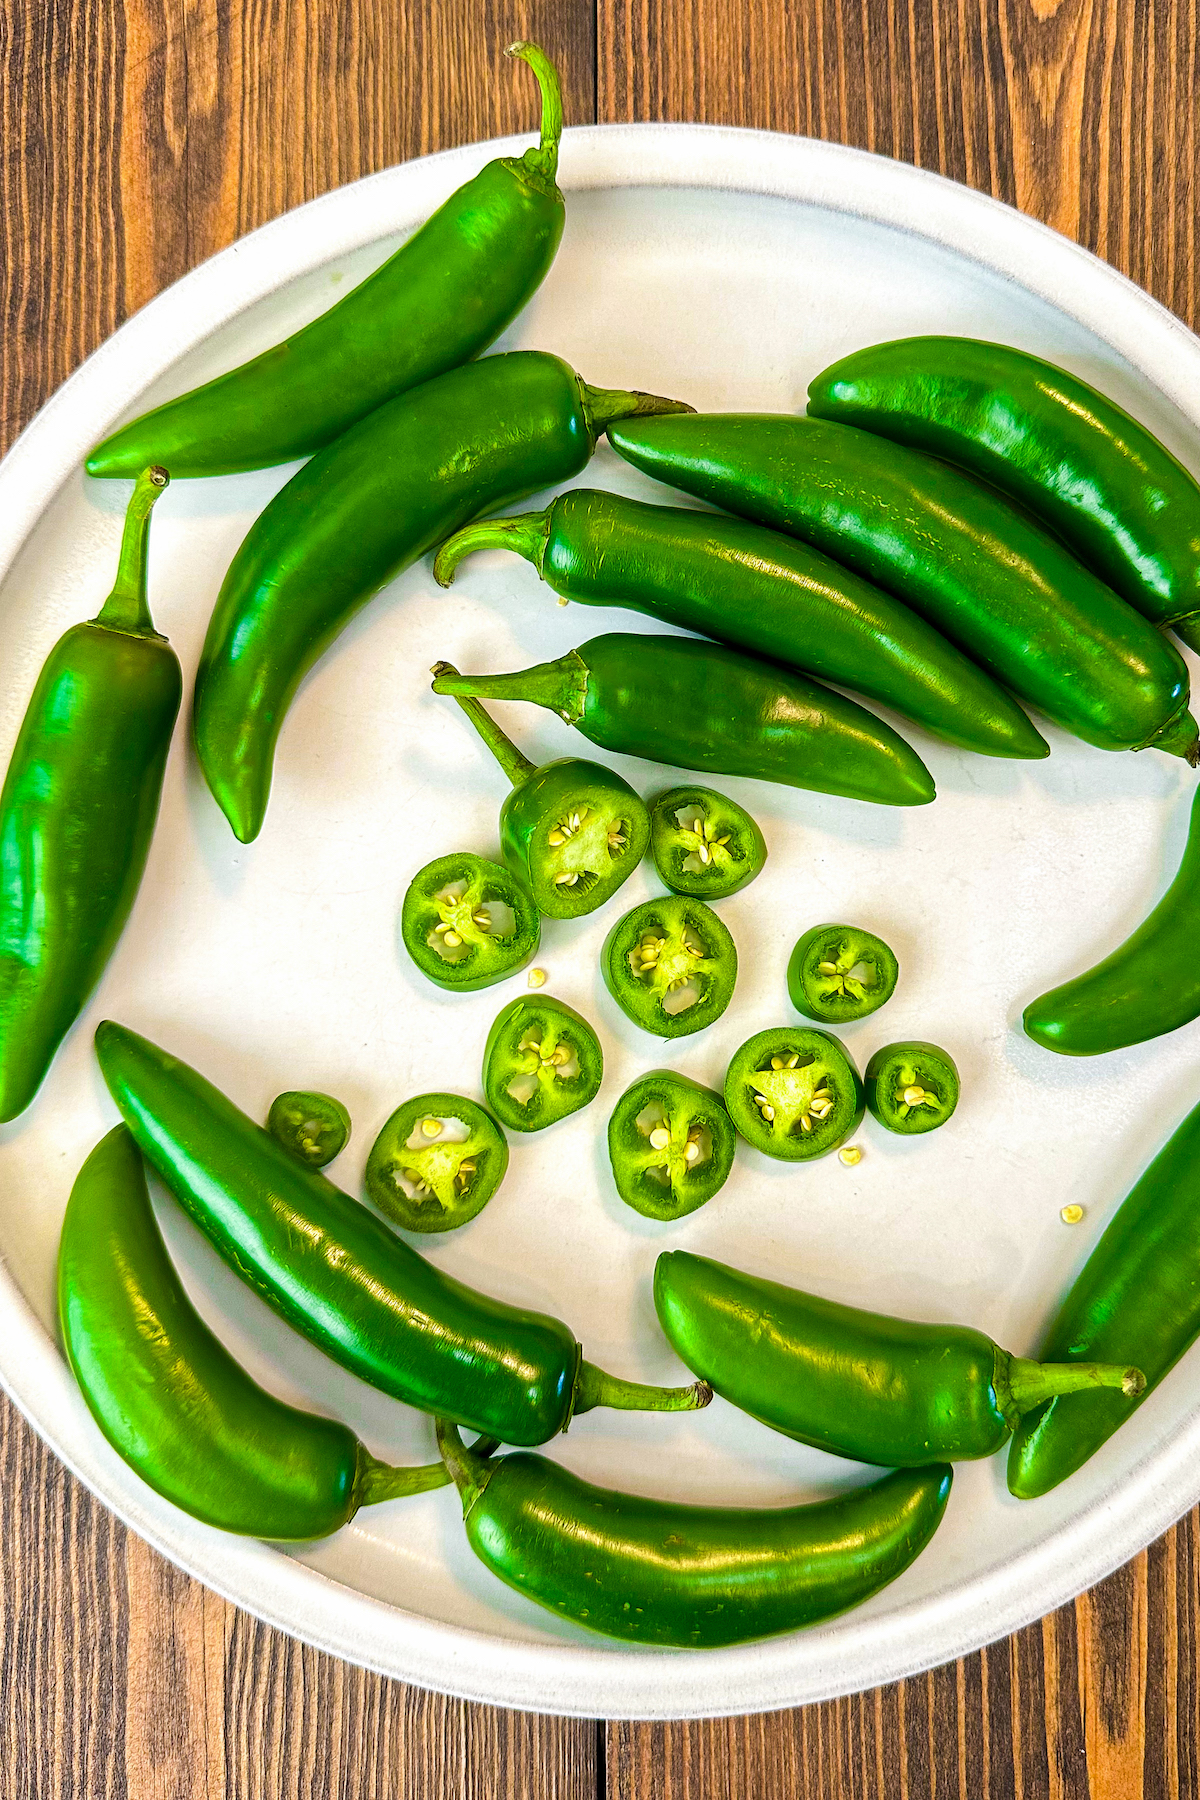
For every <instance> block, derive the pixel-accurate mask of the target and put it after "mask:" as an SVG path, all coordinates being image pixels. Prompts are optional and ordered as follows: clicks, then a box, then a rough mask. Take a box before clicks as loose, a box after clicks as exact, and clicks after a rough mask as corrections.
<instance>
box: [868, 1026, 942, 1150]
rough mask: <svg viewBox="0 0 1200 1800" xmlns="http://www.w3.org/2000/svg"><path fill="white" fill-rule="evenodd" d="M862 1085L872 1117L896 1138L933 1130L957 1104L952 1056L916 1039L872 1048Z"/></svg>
mask: <svg viewBox="0 0 1200 1800" xmlns="http://www.w3.org/2000/svg"><path fill="white" fill-rule="evenodd" d="M863 1086H864V1088H865V1089H866V1095H867V1110H868V1112H869V1113H870V1114H871V1117H872V1118H873V1119H878V1121H879V1123H880V1124H881V1125H882V1126H884V1128H885V1129H886V1130H888V1131H895V1132H897V1133H899V1135H900V1136H901V1137H915V1136H917V1135H918V1134H920V1133H921V1132H925V1131H936V1130H937V1128H938V1126H939V1125H944V1124H945V1123H946V1120H947V1119H948V1118H949V1117H950V1115H951V1113H952V1112H953V1111H954V1109H955V1107H956V1106H957V1105H958V1069H957V1068H956V1067H955V1063H954V1058H953V1057H952V1056H951V1055H950V1054H949V1052H948V1051H946V1050H939V1049H938V1047H937V1045H936V1044H926V1043H923V1042H921V1040H920V1039H916V1038H914V1039H912V1040H910V1041H909V1042H907V1043H902V1044H885V1045H884V1046H883V1048H882V1049H881V1050H876V1052H875V1054H874V1056H872V1058H871V1060H870V1062H869V1063H868V1064H867V1072H866V1075H865V1076H864V1078H863Z"/></svg>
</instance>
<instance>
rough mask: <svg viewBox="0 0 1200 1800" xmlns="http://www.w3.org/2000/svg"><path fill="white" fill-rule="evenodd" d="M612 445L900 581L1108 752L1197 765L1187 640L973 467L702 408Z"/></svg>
mask: <svg viewBox="0 0 1200 1800" xmlns="http://www.w3.org/2000/svg"><path fill="white" fill-rule="evenodd" d="M810 410H816V409H815V408H810ZM857 423H858V424H865V423H866V421H865V420H861V421H858V422H857ZM610 441H611V443H612V444H613V447H614V449H616V450H618V451H619V452H620V454H621V455H622V456H624V457H625V458H626V459H627V461H629V462H631V463H633V464H634V465H635V466H636V467H637V468H640V469H643V470H645V472H646V473H647V474H650V475H654V476H657V478H658V479H659V480H661V481H669V482H672V483H673V484H674V485H675V486H676V487H682V488H686V489H687V490H688V491H689V492H690V493H694V494H698V495H700V496H701V497H702V498H704V499H706V500H713V501H716V502H717V503H718V504H719V505H721V506H728V507H730V508H732V510H733V511H735V512H740V513H746V514H749V515H750V516H751V517H752V518H755V519H759V520H761V521H762V522H763V523H765V524H768V525H773V526H775V527H777V528H778V529H780V530H782V531H787V532H790V533H791V534H792V535H794V536H796V537H799V538H803V539H804V540H805V541H806V542H808V543H811V544H813V545H815V546H816V547H817V548H818V549H819V550H822V551H824V552H825V554H826V555H827V556H831V557H834V558H836V559H837V560H838V561H839V562H842V563H845V564H846V565H847V566H848V567H850V568H852V569H854V570H855V571H856V572H857V573H858V574H859V575H860V576H863V577H865V578H866V579H867V580H869V581H873V582H876V583H878V585H879V586H880V587H881V588H886V589H887V590H888V592H889V593H891V594H894V595H896V597H897V598H898V599H900V600H902V601H904V602H905V603H906V605H908V606H910V607H912V608H913V609H914V610H915V611H917V612H919V613H921V614H922V615H923V616H924V617H925V619H926V620H927V621H928V622H929V624H930V625H932V626H935V627H936V628H937V629H938V630H939V631H941V632H943V633H944V634H945V636H946V637H947V638H949V639H950V640H951V641H952V642H953V643H955V644H957V646H958V648H959V649H960V650H961V651H963V652H964V653H965V654H966V655H967V656H970V657H973V658H974V659H975V661H976V662H978V663H980V664H982V666H983V668H984V669H986V670H987V672H988V674H989V675H990V676H992V677H993V679H994V680H996V681H998V682H1000V683H1001V684H1002V685H1003V686H1005V687H1007V688H1010V689H1011V690H1012V692H1013V693H1014V694H1016V695H1017V697H1018V699H1020V700H1022V701H1024V702H1025V704H1026V705H1028V706H1030V707H1033V708H1035V709H1036V710H1037V711H1038V712H1039V713H1041V714H1042V716H1043V717H1044V718H1047V719H1049V720H1051V721H1052V722H1053V723H1054V724H1055V725H1058V726H1060V727H1061V728H1062V729H1063V730H1064V731H1069V732H1071V733H1072V734H1073V735H1074V736H1076V737H1079V738H1082V739H1083V740H1084V741H1085V742H1086V743H1089V744H1094V745H1096V746H1097V748H1099V749H1101V750H1140V749H1143V748H1145V747H1146V746H1147V745H1153V746H1154V748H1155V749H1158V750H1165V751H1167V752H1168V753H1169V754H1171V755H1173V756H1182V757H1185V758H1186V759H1187V760H1188V761H1189V762H1192V763H1194V762H1195V760H1196V755H1197V728H1196V724H1195V721H1194V720H1193V719H1192V717H1191V715H1190V714H1189V712H1188V710H1187V708H1188V675H1187V668H1186V665H1185V664H1184V662H1183V659H1182V658H1181V657H1180V656H1179V654H1178V653H1177V651H1176V650H1175V648H1174V646H1173V645H1171V644H1170V643H1169V642H1168V641H1167V640H1166V638H1164V637H1163V636H1162V634H1161V633H1160V632H1158V631H1156V630H1154V628H1153V626H1152V625H1151V624H1149V623H1148V622H1147V621H1146V620H1145V619H1144V618H1142V617H1141V616H1140V614H1139V613H1138V612H1137V611H1136V610H1135V609H1134V608H1133V607H1132V606H1130V605H1129V604H1128V602H1127V600H1125V599H1122V598H1121V596H1120V595H1118V594H1116V593H1114V591H1113V590H1112V588H1110V587H1108V586H1107V585H1106V584H1105V583H1104V582H1103V581H1102V580H1100V579H1099V578H1098V576H1097V575H1095V574H1094V573H1093V572H1092V571H1091V570H1090V569H1087V568H1085V567H1084V565H1083V564H1082V563H1080V562H1079V561H1077V559H1076V558H1075V557H1074V556H1073V555H1072V554H1071V553H1070V551H1069V550H1067V549H1065V548H1064V546H1063V545H1062V543H1060V542H1059V541H1058V539H1057V538H1056V537H1054V536H1053V535H1052V533H1051V532H1050V531H1047V530H1046V529H1045V528H1044V527H1043V526H1042V525H1040V524H1038V523H1037V522H1036V521H1035V520H1033V519H1031V518H1029V517H1028V516H1027V515H1026V514H1025V513H1024V512H1022V511H1021V510H1019V509H1018V508H1016V507H1013V506H1011V505H1010V504H1009V503H1008V501H1007V500H1005V499H1004V498H1003V497H1002V496H1001V495H999V494H996V493H994V492H993V491H992V490H991V489H990V488H988V487H985V486H984V485H982V484H981V483H980V482H978V481H975V480H973V479H972V478H971V476H970V475H967V474H964V473H962V472H961V471H959V470H957V469H953V468H950V467H948V466H947V465H946V463H944V462H939V461H937V460H936V457H934V456H930V455H926V454H924V452H923V451H922V450H921V449H914V448H910V447H909V446H908V445H906V444H899V443H893V442H891V441H890V440H889V439H887V438H884V437H877V436H876V435H875V434H874V433H873V432H872V431H869V430H860V429H857V428H856V423H855V421H852V420H849V418H848V419H847V422H846V423H837V422H836V421H831V420H828V419H825V418H808V419H798V418H794V417H791V416H784V415H779V414H773V413H759V414H755V413H728V414H717V415H713V416H711V417H709V416H698V418H697V427H696V429H695V430H694V431H686V430H685V431H680V432H661V433H656V432H653V431H645V432H642V431H640V430H638V429H631V430H628V431H626V430H624V429H622V428H621V427H617V428H616V429H615V430H614V431H613V432H612V433H611V434H610ZM931 447H932V446H931ZM1030 730H1031V731H1032V727H1030ZM1035 735H1036V734H1035ZM1038 741H1039V742H1040V741H1041V740H1040V739H1039V740H1038ZM1045 753H1046V752H1045V750H1044V749H1043V751H1042V754H1045Z"/></svg>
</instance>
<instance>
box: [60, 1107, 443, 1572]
mask: <svg viewBox="0 0 1200 1800" xmlns="http://www.w3.org/2000/svg"><path fill="white" fill-rule="evenodd" d="M58 1317H59V1325H60V1329H61V1331H62V1339H63V1344H64V1346H65V1348H66V1352H67V1359H68V1361H69V1362H70V1364H71V1368H72V1371H73V1372H74V1375H75V1379H76V1380H77V1381H78V1383H79V1386H80V1388H81V1389H82V1391H83V1397H84V1399H85V1400H86V1401H87V1403H88V1407H89V1409H90V1410H91V1413H92V1416H93V1418H94V1419H95V1421H96V1423H97V1425H99V1427H100V1429H101V1431H102V1432H103V1433H104V1435H105V1437H106V1438H107V1439H108V1441H109V1443H110V1444H111V1445H112V1447H113V1449H114V1450H115V1451H116V1452H117V1454H118V1455H119V1456H121V1457H123V1458H124V1460H125V1461H126V1462H127V1463H128V1464H129V1465H130V1467H131V1468H132V1469H134V1470H136V1472H137V1473H138V1474H139V1475H140V1476H141V1478H142V1480H143V1481H145V1482H146V1483H148V1485H149V1486H150V1487H152V1488H153V1489H154V1491H155V1492H156V1493H158V1494H161V1495H162V1496H163V1497H164V1499H167V1500H170V1501H172V1502H173V1504H174V1505H176V1506H179V1507H182V1509H183V1511H184V1512H187V1513H190V1514H191V1515H192V1517H193V1518H195V1519H202V1520H203V1521H204V1523H205V1524H206V1525H217V1526H219V1527H220V1528H221V1529H222V1530H223V1531H236V1532H242V1533H245V1534H247V1535H249V1536H251V1537H262V1538H273V1539H276V1540H283V1541H286V1540H303V1539H311V1538H320V1537H325V1536H327V1535H328V1533H329V1532H331V1531H337V1530H338V1528H339V1527H340V1526H342V1525H345V1524H346V1523H347V1521H348V1520H350V1519H352V1518H353V1516H354V1514H355V1513H356V1512H357V1511H358V1508H359V1507H360V1506H370V1505H373V1504H374V1503H375V1502H376V1501H379V1500H391V1499H395V1498H397V1497H398V1496H399V1495H401V1494H416V1493H420V1492H421V1491H422V1490H423V1489H425V1488H436V1487H442V1486H444V1485H445V1471H444V1468H443V1466H442V1465H441V1464H440V1463H433V1464H429V1465H427V1466H426V1467H424V1468H413V1469H395V1468H390V1467H389V1466H388V1465H387V1464H385V1463H381V1462H377V1461H376V1459H375V1458H374V1457H373V1456H372V1455H371V1454H370V1453H369V1452H368V1451H367V1449H366V1448H365V1447H364V1445H362V1444H361V1443H360V1442H359V1441H358V1439H357V1438H356V1437H355V1435H354V1433H353V1432H352V1431H350V1430H349V1429H348V1428H347V1427H346V1426H345V1425H340V1424H339V1423H338V1422H337V1421H336V1420H335V1419H325V1418H321V1417H319V1416H318V1415H317V1414H315V1413H308V1412H303V1411H301V1410H300V1408H299V1407H295V1406H286V1405H285V1404H284V1402H283V1401H282V1400H277V1399H276V1398H275V1397H274V1395H273V1394H268V1393H267V1392H266V1390H265V1389H264V1388H261V1387H259V1385H258V1383H257V1382H256V1381H252V1380H251V1379H250V1377H249V1375H247V1374H246V1371H245V1370H244V1369H243V1368H242V1366H241V1364H240V1363H237V1362H235V1361H234V1359H233V1357H232V1356H230V1354H229V1352H228V1350H226V1349H225V1347H224V1345H223V1344H221V1343H220V1342H219V1340H218V1339H217V1338H215V1337H214V1336H213V1334H212V1332H211V1331H210V1330H209V1329H208V1326H207V1325H206V1324H205V1323H204V1321H203V1320H202V1319H201V1317H200V1315H199V1313H197V1311H196V1309H195V1307H194V1306H193V1305H192V1303H191V1301H190V1300H189V1299H188V1297H187V1295H186V1294H185V1293H184V1291H183V1286H182V1284H181V1282H180V1280H179V1276H178V1275H177V1274H176V1272H175V1268H174V1265H173V1264H172V1262H171V1260H170V1258H169V1257H168V1255H167V1251H166V1246H165V1245H164V1243H163V1240H162V1234H161V1232H160V1231H159V1229H158V1222H157V1220H156V1219H155V1217H154V1213H153V1212H152V1210H151V1207H150V1196H149V1194H148V1193H147V1191H146V1176H145V1171H144V1170H143V1168H142V1159H141V1157H140V1155H139V1154H138V1150H137V1146H136V1145H135V1143H134V1141H133V1138H132V1137H131V1136H130V1134H129V1132H128V1130H127V1129H126V1127H125V1126H124V1125H118V1126H117V1128H116V1130H115V1131H110V1132H109V1134H108V1136H107V1137H105V1138H102V1139H101V1141H100V1143H99V1144H97V1146H96V1148H95V1149H94V1150H93V1151H92V1153H91V1155H90V1156H89V1157H88V1159H87V1161H86V1162H85V1163H84V1165H83V1167H82V1169H81V1170H80V1171H79V1174H78V1176H77V1177H76V1180H75V1185H74V1187H73V1188H72V1189H71V1198H70V1200H69V1201H68V1203H67V1211H66V1216H65V1218H64V1219H63V1228H62V1237H61V1239H60V1241H59V1250H58Z"/></svg>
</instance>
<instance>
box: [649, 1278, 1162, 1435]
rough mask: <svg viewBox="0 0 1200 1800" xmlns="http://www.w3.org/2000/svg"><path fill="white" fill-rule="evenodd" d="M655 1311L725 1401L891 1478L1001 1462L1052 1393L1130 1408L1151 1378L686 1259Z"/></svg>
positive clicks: (664, 1284) (660, 1282)
mask: <svg viewBox="0 0 1200 1800" xmlns="http://www.w3.org/2000/svg"><path fill="white" fill-rule="evenodd" d="M654 1304H655V1307H656V1309H657V1311H658V1317H659V1320H660V1322H661V1324H662V1328H663V1330H664V1331H665V1332H666V1334H667V1336H668V1338H669V1339H670V1340H671V1343H672V1345H673V1346H674V1348H675V1350H676V1351H677V1352H678V1354H679V1355H680V1356H681V1357H682V1358H683V1361H684V1362H685V1363H686V1364H687V1365H688V1368H689V1369H692V1370H693V1371H695V1373H697V1374H700V1375H703V1377H704V1379H705V1380H706V1381H708V1382H710V1383H711V1385H712V1388H713V1391H714V1392H715V1393H718V1394H720V1395H721V1396H722V1398H723V1399H726V1400H728V1401H730V1402H731V1403H732V1404H733V1405H734V1406H737V1407H740V1408H741V1410H742V1411H743V1412H746V1413H749V1414H750V1415H751V1417H753V1418H755V1419H758V1420H760V1421H761V1422H762V1423H763V1424H764V1425H769V1426H770V1427H771V1429H772V1430H773V1431H781V1432H783V1433H784V1434H785V1436H787V1437H791V1438H796V1439H798V1441H799V1442H800V1443H802V1444H814V1445H815V1446H816V1447H817V1449H819V1450H829V1451H832V1452H833V1454H834V1455H835V1456H850V1457H854V1458H856V1459H857V1460H858V1461H859V1462H868V1463H879V1464H881V1465H884V1466H886V1467H888V1468H902V1469H913V1468H920V1467H924V1466H925V1465H926V1464H929V1463H933V1464H938V1463H945V1462H963V1461H969V1460H971V1459H973V1458H976V1457H980V1456H991V1455H992V1454H993V1452H994V1451H996V1450H999V1449H1000V1448H1001V1446H1002V1445H1003V1444H1004V1443H1005V1442H1006V1441H1007V1439H1008V1437H1009V1434H1010V1433H1011V1432H1012V1431H1013V1430H1014V1428H1015V1427H1016V1424H1017V1421H1018V1420H1019V1418H1020V1417H1021V1415H1022V1414H1023V1413H1025V1412H1028V1411H1029V1409H1030V1408H1031V1407H1035V1406H1038V1405H1040V1403H1041V1402H1042V1401H1044V1400H1045V1399H1046V1398H1047V1396H1048V1395H1051V1394H1067V1393H1077V1392H1078V1391H1079V1390H1080V1389H1084V1388H1087V1389H1092V1390H1096V1389H1100V1388H1103V1389H1105V1390H1108V1391H1107V1392H1106V1393H1105V1394H1104V1396H1103V1397H1104V1399H1105V1400H1110V1399H1117V1400H1120V1399H1121V1397H1122V1395H1131V1394H1137V1393H1140V1392H1141V1389H1142V1388H1143V1387H1144V1386H1145V1377H1144V1376H1143V1374H1142V1372H1141V1370H1140V1369H1136V1368H1130V1367H1128V1366H1121V1367H1114V1366H1113V1365H1112V1364H1111V1363H1108V1362H1104V1363H1095V1362H1087V1363H1082V1362H1076V1363H1070V1362H1054V1363H1036V1362H1028V1361H1026V1360H1025V1358H1024V1357H1019V1356H1010V1355H1009V1353H1008V1352H1007V1351H1006V1350H1001V1348H1000V1346H999V1345H998V1344H994V1343H993V1342H992V1340H991V1338H989V1337H985V1335H984V1334H983V1332H982V1331H974V1330H972V1329H971V1328H970V1327H969V1326H965V1325H918V1324H915V1323H914V1322H913V1321H912V1320H909V1319H893V1318H889V1317H887V1316H886V1315H885V1314H883V1313H875V1312H862V1311H860V1310H859V1308H858V1307H854V1306H840V1305H838V1304H837V1303H836V1302H835V1301H833V1300H822V1299H820V1298H819V1297H818V1296H817V1295H816V1294H805V1293H801V1291H800V1290H799V1289H798V1288H789V1287H782V1286H781V1285H780V1284H779V1283H778V1282H776V1281H764V1280H763V1279H762V1278H761V1277H759V1276H756V1275H745V1274H743V1273H742V1272H741V1271H740V1270H739V1269H731V1268H728V1267H727V1266H726V1265H725V1264H724V1263H719V1262H713V1261H712V1260H711V1259H710V1258H709V1257H707V1256H693V1255H692V1254H691V1252H690V1251H687V1250H666V1251H664V1252H663V1253H662V1255H661V1256H660V1257H659V1259H658V1262H657V1263H656V1264H655V1269H654ZM1138 1360H1139V1361H1140V1360H1141V1357H1140V1356H1139V1358H1138ZM1114 1389H1115V1390H1116V1393H1115V1394H1114V1393H1113V1392H1112V1390H1114Z"/></svg>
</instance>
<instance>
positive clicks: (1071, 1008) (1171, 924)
mask: <svg viewBox="0 0 1200 1800" xmlns="http://www.w3.org/2000/svg"><path fill="white" fill-rule="evenodd" d="M1198 934H1200V794H1198V795H1197V796H1196V797H1195V799H1193V801H1192V813H1191V820H1190V823H1189V826H1188V838H1187V844H1186V846H1185V848H1184V852H1183V860H1182V862H1181V863H1180V865H1179V869H1178V872H1177V873H1176V876H1175V879H1174V881H1173V882H1172V883H1171V885H1170V887H1169V888H1168V889H1167V891H1166V893H1165V894H1164V895H1163V897H1162V899H1161V900H1160V901H1159V903H1158V905H1157V906H1156V907H1155V908H1154V911H1153V912H1152V913H1151V914H1150V915H1149V917H1148V918H1146V919H1144V920H1143V921H1142V923H1141V924H1140V925H1139V926H1138V928H1137V930H1136V931H1134V932H1133V933H1131V935H1130V936H1129V937H1127V938H1126V939H1125V942H1124V943H1123V944H1121V945H1120V946H1119V948H1118V949H1116V950H1114V951H1113V952H1112V954H1111V955H1110V956H1106V957H1105V958H1104V961H1103V962H1100V963H1097V964H1096V966H1095V967H1094V968H1092V969H1088V970H1087V971H1086V972H1085V973H1084V974H1082V975H1076V976H1075V978H1074V980H1072V981H1067V982H1064V983H1063V985H1062V986H1061V987H1056V988H1051V989H1050V991H1049V993H1046V994H1042V995H1040V996H1039V997H1038V999H1036V1000H1031V1001H1030V1003H1029V1005H1028V1006H1027V1007H1026V1008H1025V1012H1024V1016H1023V1019H1022V1024H1023V1025H1024V1027H1025V1031H1026V1035H1027V1036H1029V1037H1031V1038H1033V1040H1034V1042H1035V1043H1038V1044H1041V1045H1042V1047H1043V1048H1044V1049H1046V1050H1057V1051H1058V1052H1059V1054H1060V1055H1062V1056H1100V1055H1102V1054H1103V1053H1104V1052H1105V1051H1106V1050H1123V1049H1124V1048H1125V1047H1126V1046H1127V1045H1128V1044H1144V1043H1145V1042H1146V1041H1147V1039H1149V1038H1156V1037H1162V1036H1163V1034H1164V1033H1165V1032H1168V1031H1177V1030H1178V1029H1179V1027H1180V1026H1181V1025H1187V1024H1190V1022H1191V1021H1192V1020H1193V1019H1196V1018H1200V965H1198V963H1197V957H1196V945H1197V941H1198Z"/></svg>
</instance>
